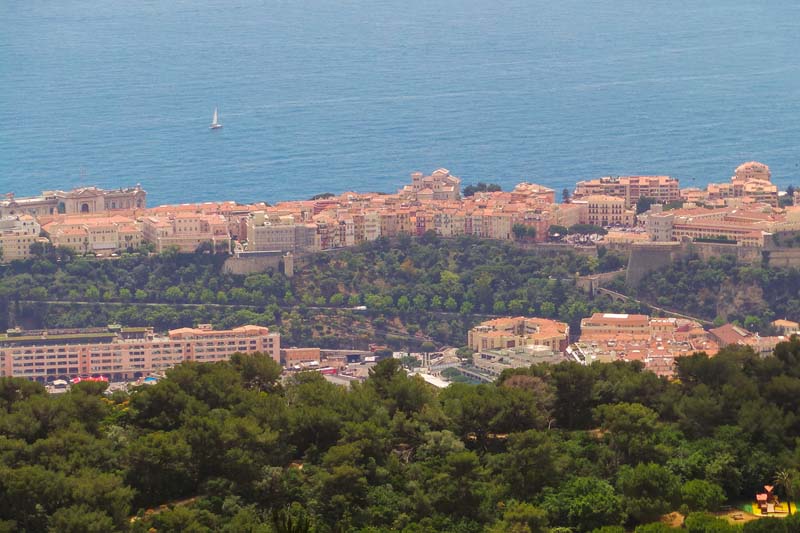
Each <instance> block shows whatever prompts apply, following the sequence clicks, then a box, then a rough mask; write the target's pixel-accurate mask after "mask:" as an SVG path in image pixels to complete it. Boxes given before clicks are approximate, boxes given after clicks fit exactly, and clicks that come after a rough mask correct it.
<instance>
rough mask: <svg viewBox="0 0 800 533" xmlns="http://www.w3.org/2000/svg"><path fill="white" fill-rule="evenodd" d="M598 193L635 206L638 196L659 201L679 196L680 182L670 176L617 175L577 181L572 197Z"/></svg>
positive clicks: (674, 198)
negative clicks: (620, 199)
mask: <svg viewBox="0 0 800 533" xmlns="http://www.w3.org/2000/svg"><path fill="white" fill-rule="evenodd" d="M598 194H600V195H607V196H616V197H617V198H622V199H623V200H625V206H626V207H632V206H635V205H636V202H638V201H639V199H640V198H652V199H654V200H656V201H657V202H659V203H669V202H674V201H677V200H680V198H681V191H680V184H679V182H678V180H677V179H676V178H672V177H670V176H619V177H605V178H598V179H593V180H587V181H579V182H578V183H577V185H576V187H575V194H574V198H583V197H585V196H591V195H598Z"/></svg>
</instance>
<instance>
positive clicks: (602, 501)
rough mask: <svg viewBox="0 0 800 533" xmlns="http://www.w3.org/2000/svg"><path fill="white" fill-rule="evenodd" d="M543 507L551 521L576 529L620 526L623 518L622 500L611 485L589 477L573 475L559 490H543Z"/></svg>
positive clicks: (589, 529) (584, 529)
mask: <svg viewBox="0 0 800 533" xmlns="http://www.w3.org/2000/svg"><path fill="white" fill-rule="evenodd" d="M543 506H544V509H545V510H546V511H547V513H548V516H549V518H550V522H551V523H556V524H565V525H568V526H569V527H572V528H574V529H575V530H576V531H579V532H584V531H592V530H594V529H597V528H600V527H602V526H607V525H620V524H622V522H623V521H624V519H625V512H624V509H623V503H622V499H621V498H620V497H619V495H617V494H616V493H615V492H614V488H613V487H612V486H611V485H609V484H608V483H606V482H605V481H602V480H600V479H597V478H591V477H577V478H574V479H572V480H571V481H568V482H567V483H565V484H564V485H562V486H561V487H560V488H559V490H558V491H551V492H548V493H546V494H545V497H544V503H543Z"/></svg>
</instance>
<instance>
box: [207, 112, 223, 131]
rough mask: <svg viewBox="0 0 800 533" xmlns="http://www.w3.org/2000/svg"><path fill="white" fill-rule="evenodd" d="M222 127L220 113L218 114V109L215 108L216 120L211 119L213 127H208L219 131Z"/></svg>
mask: <svg viewBox="0 0 800 533" xmlns="http://www.w3.org/2000/svg"><path fill="white" fill-rule="evenodd" d="M221 127H222V124H220V123H219V113H217V108H216V107H215V108H214V118H212V119H211V125H210V126H209V127H208V128H209V129H212V130H218V129H220V128H221Z"/></svg>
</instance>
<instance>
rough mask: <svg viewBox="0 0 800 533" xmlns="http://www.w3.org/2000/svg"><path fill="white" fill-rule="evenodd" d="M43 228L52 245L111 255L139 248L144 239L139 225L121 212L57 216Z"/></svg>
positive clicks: (79, 251)
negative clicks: (118, 213)
mask: <svg viewBox="0 0 800 533" xmlns="http://www.w3.org/2000/svg"><path fill="white" fill-rule="evenodd" d="M42 230H43V231H44V233H45V234H46V235H47V236H48V238H49V239H50V242H51V243H52V244H53V246H63V247H66V248H72V249H73V250H75V251H76V252H78V253H94V254H98V253H99V254H106V253H107V254H110V253H113V252H118V251H121V250H127V249H135V248H138V247H139V246H141V245H142V242H144V235H143V233H142V229H141V225H140V224H139V223H138V222H137V221H136V220H134V219H133V218H131V217H126V216H122V215H109V214H97V215H95V214H90V215H58V216H55V217H53V220H52V221H50V222H48V223H46V224H45V225H44V226H42Z"/></svg>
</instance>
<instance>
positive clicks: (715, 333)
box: [0, 162, 800, 386]
mask: <svg viewBox="0 0 800 533" xmlns="http://www.w3.org/2000/svg"><path fill="white" fill-rule="evenodd" d="M470 189H476V190H470ZM489 189H492V190H489ZM496 189H499V187H488V186H486V185H485V184H483V185H482V186H478V187H466V188H464V192H465V193H468V194H464V195H462V183H461V180H460V179H459V178H458V177H456V176H453V175H452V174H451V173H450V172H449V171H448V170H446V169H438V170H435V171H434V172H432V173H431V174H430V175H423V174H422V173H420V172H415V173H413V174H412V175H411V183H410V184H409V185H405V186H404V187H402V188H401V189H400V190H399V191H397V192H396V193H395V194H381V193H355V192H346V193H343V194H340V195H338V196H334V195H330V194H324V195H320V196H318V197H315V198H314V199H310V200H305V201H291V202H278V203H276V204H274V205H268V204H266V203H254V204H238V203H235V202H207V203H197V204H180V205H164V206H157V207H147V205H146V192H145V190H144V189H143V188H142V187H141V186H140V185H136V186H134V187H129V188H123V189H118V190H102V189H98V188H95V187H84V188H79V189H75V190H71V191H46V192H44V193H42V195H41V196H38V197H32V198H17V197H15V196H14V195H12V194H8V195H7V197H6V199H5V200H4V201H2V202H0V217H1V218H0V228H2V233H1V234H0V250H2V259H3V261H5V262H10V261H15V260H24V259H29V258H31V257H32V256H33V255H35V254H36V253H37V247H39V248H40V249H41V247H48V246H49V247H60V248H69V249H71V250H72V251H73V252H74V253H77V254H83V255H90V256H94V257H96V258H98V259H108V260H113V259H114V258H116V257H118V256H119V254H125V253H129V252H134V251H140V250H145V252H146V253H162V252H165V251H168V250H175V251H178V252H183V253H194V252H206V253H211V254H225V255H230V256H231V257H230V261H233V263H234V264H238V265H239V267H238V268H241V265H240V264H239V263H245V268H247V269H248V270H247V271H248V272H252V271H253V269H256V270H257V269H259V268H263V265H264V263H263V262H259V260H260V259H263V258H264V257H271V258H273V259H279V262H273V263H267V264H271V265H275V266H280V267H281V268H282V269H283V272H284V274H285V275H287V276H291V275H292V274H293V270H294V261H295V258H298V259H299V258H301V257H303V256H306V255H308V254H312V253H315V252H322V251H326V250H336V249H340V248H346V247H352V246H357V245H359V244H362V243H365V242H369V241H375V240H377V239H379V238H393V237H398V236H400V235H403V234H406V235H413V236H423V235H425V234H426V233H427V232H434V233H435V234H436V235H437V236H439V237H444V238H447V237H457V236H460V235H471V236H474V237H477V238H481V239H494V240H499V241H509V242H514V243H517V244H519V245H520V246H523V247H526V248H529V249H536V248H537V247H544V248H548V247H550V248H553V247H554V248H555V249H557V250H559V249H560V250H566V249H576V250H586V249H597V248H598V247H600V246H604V247H609V248H612V249H616V250H622V251H624V252H627V253H628V254H629V255H630V257H631V262H633V261H634V258H635V253H636V250H637V249H639V248H641V247H645V249H648V248H647V247H648V246H651V247H652V246H656V248H657V249H661V248H663V247H664V246H672V245H674V246H681V245H682V244H683V245H686V243H694V244H695V245H696V246H699V245H701V244H706V245H709V246H712V245H713V246H716V248H713V249H712V250H711V251H710V252H707V253H712V254H723V253H731V250H733V253H734V254H738V255H740V256H742V254H743V252H742V250H744V251H745V253H744V255H743V256H747V254H750V256H753V257H761V252H762V251H763V250H764V249H765V247H768V246H770V243H773V246H774V242H775V241H776V240H777V237H778V236H782V235H783V236H785V235H791V232H792V231H798V230H800V202H798V204H799V205H798V206H797V207H796V206H795V205H793V204H794V200H795V198H794V195H796V194H798V193H794V194H793V195H792V196H789V193H787V192H783V191H778V188H777V186H776V185H774V184H773V183H772V182H771V175H770V170H769V167H767V166H766V165H764V164H762V163H757V162H748V163H744V164H742V165H740V166H739V167H737V168H736V169H735V171H734V175H733V176H732V178H731V180H730V183H722V184H709V185H708V187H707V188H706V189H703V190H701V189H697V188H687V189H681V188H680V186H679V182H678V180H677V179H675V178H672V177H668V176H620V177H604V178H599V179H593V180H588V181H581V182H578V183H577V184H576V187H575V189H574V192H570V191H567V190H565V191H563V192H562V194H561V198H560V199H561V200H562V201H561V202H556V193H555V191H554V190H553V189H549V188H547V187H543V186H540V185H536V184H531V183H520V184H519V185H517V186H516V187H515V188H514V189H513V190H512V191H508V192H505V191H500V190H496ZM784 240H787V239H785V238H784ZM648 253H649V252H648ZM790 259H791V258H790ZM250 263H252V264H250ZM633 269H634V268H633V265H631V268H630V269H629V270H631V271H632V270H633ZM628 275H630V272H628ZM584 281H585V280H584ZM588 281H589V286H590V290H595V289H596V287H595V282H596V280H594V279H589V280H588ZM597 283H598V284H599V281H598V282H597ZM363 309H366V307H363ZM772 328H773V331H775V332H776V333H777V334H776V335H773V336H760V335H758V334H757V333H754V332H752V331H749V330H747V329H745V328H742V327H740V326H739V325H737V324H721V325H717V327H710V326H708V325H704V324H702V323H700V322H699V321H697V320H693V319H691V318H687V317H679V316H671V317H650V316H647V315H640V314H621V313H603V312H596V313H594V314H592V315H591V316H587V317H585V318H583V320H582V321H581V323H580V332H579V334H577V332H572V333H571V332H570V329H569V326H568V325H567V324H566V323H563V322H558V321H555V320H552V319H548V318H537V317H524V316H519V317H505V318H503V317H500V318H496V319H492V320H489V321H487V322H483V323H481V324H479V325H477V326H475V327H474V328H473V329H472V330H470V332H469V337H468V339H465V345H466V346H468V348H469V353H468V354H466V355H465V354H464V353H460V354H458V355H457V354H456V348H453V347H447V346H443V347H438V346H437V347H436V350H434V351H433V352H425V353H412V352H406V353H403V352H395V353H394V354H393V353H392V351H391V350H386V349H385V347H383V349H382V348H381V347H373V348H372V349H371V350H370V351H361V352H359V351H355V350H351V351H350V353H346V351H342V350H322V349H320V348H303V347H301V348H297V347H288V348H287V347H282V346H281V342H280V334H279V333H278V332H276V331H271V330H270V329H269V328H267V327H263V326H256V325H247V324H240V327H237V328H234V329H231V330H223V331H216V330H213V329H212V327H211V326H210V325H207V324H206V325H197V327H196V328H183V329H178V330H172V331H168V332H157V331H153V328H130V327H124V326H109V327H108V328H99V329H98V328H94V329H92V328H88V329H86V328H84V329H74V330H58V329H56V330H50V331H48V330H40V331H39V330H35V331H28V330H20V329H13V330H9V331H8V332H7V333H6V334H4V335H0V362H2V364H0V372H2V375H3V376H21V377H26V378H29V379H33V380H38V381H43V382H53V381H65V380H71V379H75V378H80V376H84V377H89V376H104V377H105V378H106V379H111V380H115V381H125V380H141V379H144V378H145V377H146V376H148V375H152V374H154V373H159V372H162V371H163V370H164V369H165V368H168V367H170V366H172V365H174V364H177V363H179V362H181V361H185V360H192V361H217V360H222V359H225V358H226V357H227V356H229V355H230V353H232V351H242V352H244V353H251V352H256V351H258V352H262V353H266V354H268V355H269V356H270V357H272V358H273V359H274V360H275V361H276V362H278V363H280V364H282V365H283V366H284V368H286V369H287V370H288V371H294V370H298V369H313V370H318V371H319V370H320V369H323V370H324V371H325V373H326V375H329V376H331V375H335V376H336V377H335V378H334V377H331V378H330V379H336V380H338V381H340V382H341V381H344V382H347V381H348V380H358V379H364V378H366V376H367V370H368V369H369V368H370V367H371V365H372V364H374V363H375V362H376V361H377V360H379V359H380V358H381V357H387V356H392V355H394V356H395V357H406V358H411V359H412V360H413V361H414V362H413V364H412V368H414V371H415V372H417V373H419V374H420V375H422V376H423V377H424V379H426V380H429V381H430V382H431V383H433V384H435V385H437V386H443V385H446V384H447V383H448V382H449V379H452V378H454V377H457V376H461V377H462V378H465V379H468V380H472V381H477V382H481V381H484V382H490V381H492V380H494V379H496V378H497V377H498V376H499V375H500V374H501V373H502V372H503V370H505V369H509V368H520V367H527V366H530V365H532V364H536V363H538V362H550V363H554V362H559V361H563V360H572V361H575V362H578V363H580V364H584V365H585V364H591V363H593V362H595V361H601V362H611V361H617V360H621V361H640V362H641V363H642V364H643V365H644V367H645V368H647V369H648V370H651V371H653V372H655V373H656V374H658V375H662V376H666V377H671V376H672V375H673V373H674V362H675V360H676V359H677V358H679V357H683V356H686V355H691V354H692V353H695V352H705V353H706V354H708V355H714V354H715V353H717V351H719V349H721V348H723V347H725V346H728V345H743V346H749V347H751V348H752V349H753V350H754V351H755V352H756V353H759V354H762V355H767V354H769V353H771V351H772V349H773V348H774V347H775V345H776V344H778V343H779V342H782V341H784V340H787V339H788V338H789V336H790V335H791V334H793V333H795V332H797V331H798V330H800V325H798V324H797V323H796V322H793V321H790V320H785V319H779V320H776V321H775V322H774V323H773V324H772ZM376 354H377V355H376Z"/></svg>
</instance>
